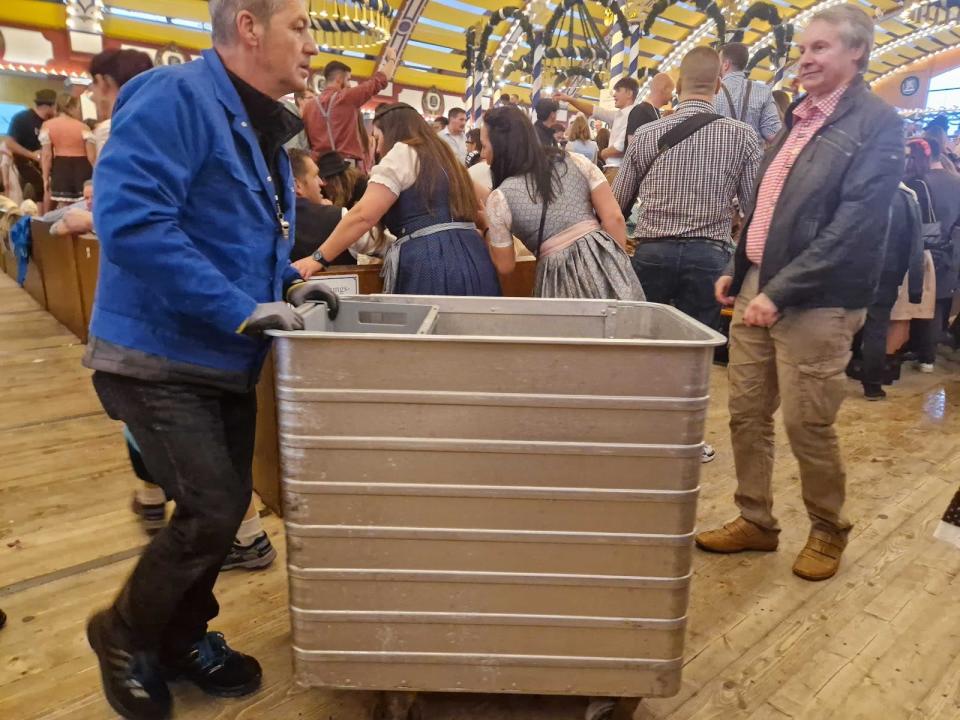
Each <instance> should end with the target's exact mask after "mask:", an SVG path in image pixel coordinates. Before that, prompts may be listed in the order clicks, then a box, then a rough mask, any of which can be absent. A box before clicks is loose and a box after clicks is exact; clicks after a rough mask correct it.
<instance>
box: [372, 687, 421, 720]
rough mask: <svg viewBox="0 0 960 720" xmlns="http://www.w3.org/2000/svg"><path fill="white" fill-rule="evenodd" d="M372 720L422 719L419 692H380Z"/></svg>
mask: <svg viewBox="0 0 960 720" xmlns="http://www.w3.org/2000/svg"><path fill="white" fill-rule="evenodd" d="M371 720H422V711H421V709H420V703H419V701H418V695H417V693H415V692H382V693H380V696H379V697H378V698H377V704H376V705H375V706H374V708H373V715H372V717H371Z"/></svg>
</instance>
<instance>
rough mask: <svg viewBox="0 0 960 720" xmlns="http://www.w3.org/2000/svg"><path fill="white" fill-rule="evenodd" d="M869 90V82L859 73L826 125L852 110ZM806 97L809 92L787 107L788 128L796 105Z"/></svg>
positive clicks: (785, 119)
mask: <svg viewBox="0 0 960 720" xmlns="http://www.w3.org/2000/svg"><path fill="white" fill-rule="evenodd" d="M869 91H870V90H869V88H867V84H866V83H865V82H864V81H863V75H857V76H856V77H855V78H854V79H853V80H851V81H850V85H849V87H847V90H846V92H844V93H843V97H841V98H840V102H839V103H837V109H836V110H834V111H833V113H831V115H830V117H828V118H827V120H826V122H825V123H824V127H826V126H827V125H832V124H833V123H835V122H836V121H837V120H839V119H840V118H842V117H843V116H844V115H846V114H847V113H848V112H850V110H852V109H853V106H854V104H855V103H856V101H857V100H858V99H859V98H860V97H862V96H863V94H864V93H867V92H869ZM806 99H807V93H804V94H803V95H801V96H800V97H798V98H797V99H796V100H794V101H793V102H792V103H790V107H788V108H787V114H786V117H785V118H784V123H785V124H786V126H787V128H792V127H793V120H794V118H793V111H794V109H796V107H797V106H798V105H799V104H800V103H802V102H803V101H804V100H806Z"/></svg>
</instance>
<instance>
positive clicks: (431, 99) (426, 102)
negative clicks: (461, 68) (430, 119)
mask: <svg viewBox="0 0 960 720" xmlns="http://www.w3.org/2000/svg"><path fill="white" fill-rule="evenodd" d="M422 104H423V112H424V114H426V115H443V95H441V94H440V91H439V90H438V89H437V86H436V85H434V86H433V87H432V88H430V89H429V90H427V91H425V92H424V93H423V101H422Z"/></svg>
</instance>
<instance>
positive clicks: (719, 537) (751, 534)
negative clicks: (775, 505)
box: [696, 516, 780, 553]
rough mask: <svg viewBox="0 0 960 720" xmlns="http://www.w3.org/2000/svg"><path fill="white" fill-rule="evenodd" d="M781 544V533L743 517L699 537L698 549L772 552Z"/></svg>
mask: <svg viewBox="0 0 960 720" xmlns="http://www.w3.org/2000/svg"><path fill="white" fill-rule="evenodd" d="M779 542H780V533H779V532H778V531H776V530H767V529H766V528H762V527H760V526H759V525H756V524H754V523H752V522H750V521H749V520H747V519H746V518H744V517H743V516H741V517H738V518H737V519H736V520H732V521H731V522H728V523H727V524H726V525H724V526H723V527H722V528H719V529H717V530H707V531H706V532H702V533H700V534H698V535H697V537H696V543H697V547H698V548H700V549H701V550H706V551H708V552H715V553H738V552H744V551H746V550H760V551H763V552H772V551H773V550H776V549H777V545H778V544H779Z"/></svg>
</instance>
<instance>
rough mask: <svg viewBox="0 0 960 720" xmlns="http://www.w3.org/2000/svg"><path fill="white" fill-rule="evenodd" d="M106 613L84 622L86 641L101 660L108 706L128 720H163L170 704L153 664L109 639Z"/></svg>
mask: <svg viewBox="0 0 960 720" xmlns="http://www.w3.org/2000/svg"><path fill="white" fill-rule="evenodd" d="M108 613H109V611H108V610H103V611H101V612H98V613H97V614H96V615H94V616H93V617H92V618H90V621H89V622H88V623H87V641H88V642H89V643H90V647H92V648H93V651H94V652H95V653H96V654H97V660H99V661H100V679H101V680H102V682H103V694H104V695H106V697H107V702H108V703H110V707H112V708H113V709H114V711H116V713H117V714H118V715H120V717H123V718H127V720H165V719H166V718H168V717H170V711H171V709H172V707H173V701H172V700H171V698H170V690H169V688H167V684H166V683H165V682H164V680H163V677H162V675H161V674H160V672H159V667H158V665H157V663H156V662H154V661H152V659H151V658H150V657H149V656H148V655H147V654H146V653H142V652H133V651H132V650H131V649H129V648H124V647H121V645H120V644H119V643H118V642H117V641H116V640H115V639H114V638H112V637H111V633H110V619H109V615H108Z"/></svg>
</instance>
